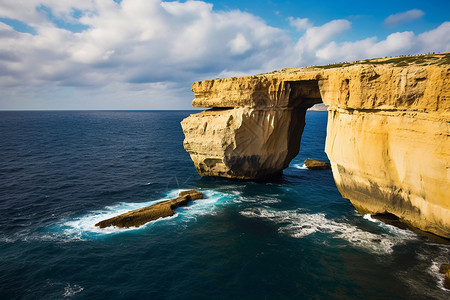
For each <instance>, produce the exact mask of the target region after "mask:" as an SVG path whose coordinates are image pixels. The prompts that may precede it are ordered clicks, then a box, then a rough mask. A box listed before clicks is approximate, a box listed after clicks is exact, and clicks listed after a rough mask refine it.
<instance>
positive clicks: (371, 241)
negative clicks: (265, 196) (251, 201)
mask: <svg viewBox="0 0 450 300" xmlns="http://www.w3.org/2000/svg"><path fill="white" fill-rule="evenodd" d="M241 215H243V216H245V217H250V218H264V219H268V220H270V221H272V222H274V223H276V224H278V225H279V228H278V232H279V233H281V234H287V235H289V236H291V237H293V238H304V237H306V236H309V235H312V234H314V233H323V234H328V235H331V237H332V238H335V239H342V240H345V241H347V242H348V243H349V244H350V245H351V246H353V247H356V248H360V249H363V250H366V251H370V252H372V253H376V254H390V253H392V252H393V247H394V246H395V245H400V244H403V243H404V242H405V240H408V239H414V238H415V237H416V235H415V234H414V233H412V232H410V231H408V230H402V229H399V228H396V227H393V226H390V225H385V224H384V226H385V229H387V233H382V234H375V233H371V232H368V231H365V230H363V229H360V228H359V227H357V226H355V225H352V224H349V223H345V222H338V221H335V220H330V219H328V218H326V216H325V214H323V213H316V214H309V213H305V212H304V211H302V210H285V211H276V210H268V209H264V208H254V209H248V210H244V211H242V212H241ZM380 223H381V222H380ZM380 226H381V224H380Z"/></svg>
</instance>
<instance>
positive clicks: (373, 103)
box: [181, 53, 450, 238]
mask: <svg viewBox="0 0 450 300" xmlns="http://www.w3.org/2000/svg"><path fill="white" fill-rule="evenodd" d="M192 90H193V92H194V94H195V99H194V101H193V105H194V106H196V107H210V108H211V109H209V110H206V111H204V112H201V113H198V114H194V115H191V116H189V117H188V118H186V119H185V120H183V121H182V123H181V124H182V127H183V132H184V134H185V140H184V147H185V149H186V150H187V151H188V152H189V154H190V155H191V158H192V160H193V161H194V165H195V167H196V169H197V171H198V172H199V174H200V175H202V176H223V177H230V178H239V179H258V178H264V177H270V176H274V175H277V174H280V173H281V172H282V170H283V169H284V168H286V167H287V166H288V165H289V162H290V160H291V159H292V158H293V157H295V156H296V155H297V153H298V151H299V148H300V139H301V134H302V131H303V127H304V125H305V114H306V111H307V109H308V108H309V107H311V106H313V105H314V104H317V103H322V102H323V103H325V104H326V105H327V106H328V125H327V139H326V146H325V151H326V153H327V155H328V158H329V160H330V162H331V167H332V171H333V176H334V179H335V182H336V185H337V187H338V189H339V191H340V192H341V194H342V196H343V197H345V198H348V199H350V201H351V202H352V203H353V205H354V206H355V207H356V208H357V209H358V210H359V211H360V212H361V213H370V214H385V213H391V214H393V215H395V216H397V217H398V218H400V220H402V221H405V222H408V223H410V224H411V225H413V226H415V227H418V228H420V229H422V230H424V231H429V232H432V233H435V234H437V235H440V236H443V237H447V238H449V237H450V197H449V196H448V193H449V191H450V138H449V137H450V101H449V100H450V54H449V53H444V54H436V55H428V56H419V57H405V58H391V59H378V60H370V61H369V60H366V61H359V62H355V63H349V64H341V65H330V66H321V67H307V68H297V69H284V70H281V71H275V72H272V73H267V74H262V75H257V76H249V77H238V78H236V77H234V78H226V79H215V80H206V81H200V82H196V83H194V84H193V86H192Z"/></svg>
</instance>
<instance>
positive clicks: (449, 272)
mask: <svg viewBox="0 0 450 300" xmlns="http://www.w3.org/2000/svg"><path fill="white" fill-rule="evenodd" d="M439 272H440V273H442V274H444V275H445V278H444V287H445V288H446V289H449V290H450V264H442V265H441V267H440V268H439Z"/></svg>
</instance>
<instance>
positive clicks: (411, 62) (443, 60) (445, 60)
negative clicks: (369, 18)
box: [261, 52, 450, 75]
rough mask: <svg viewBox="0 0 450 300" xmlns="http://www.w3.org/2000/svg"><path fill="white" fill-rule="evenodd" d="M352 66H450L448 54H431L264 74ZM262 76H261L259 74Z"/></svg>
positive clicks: (372, 59) (374, 59)
mask: <svg viewBox="0 0 450 300" xmlns="http://www.w3.org/2000/svg"><path fill="white" fill-rule="evenodd" d="M354 65H390V66H392V67H407V66H430V65H438V66H441V65H450V52H445V53H433V54H423V55H405V56H398V57H380V58H371V59H365V60H357V61H353V62H341V63H336V64H329V65H319V66H309V67H301V68H285V69H282V70H279V71H273V72H269V73H266V74H272V73H279V72H289V71H300V70H305V71H306V70H308V71H309V70H311V69H334V68H343V67H349V66H354ZM261 75H262V74H261Z"/></svg>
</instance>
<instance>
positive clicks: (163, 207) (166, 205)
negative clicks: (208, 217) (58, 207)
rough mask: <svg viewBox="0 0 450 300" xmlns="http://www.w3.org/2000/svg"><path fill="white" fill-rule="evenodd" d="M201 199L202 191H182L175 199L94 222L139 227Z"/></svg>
mask: <svg viewBox="0 0 450 300" xmlns="http://www.w3.org/2000/svg"><path fill="white" fill-rule="evenodd" d="M197 199H203V193H202V192H199V191H196V190H188V191H183V192H180V193H179V194H178V197H177V198H175V199H170V200H166V201H162V202H159V203H156V204H153V205H150V206H147V207H144V208H140V209H136V210H132V211H130V212H127V213H124V214H121V215H119V216H117V217H113V218H110V219H107V220H103V221H101V222H98V223H97V224H95V226H98V227H100V228H105V227H109V226H116V227H119V228H124V227H125V228H128V227H139V226H141V225H144V224H145V223H148V222H150V221H153V220H156V219H159V218H165V217H170V216H173V215H174V214H175V212H174V209H176V208H178V207H180V206H186V205H187V204H188V203H189V202H190V201H194V200H197Z"/></svg>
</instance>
